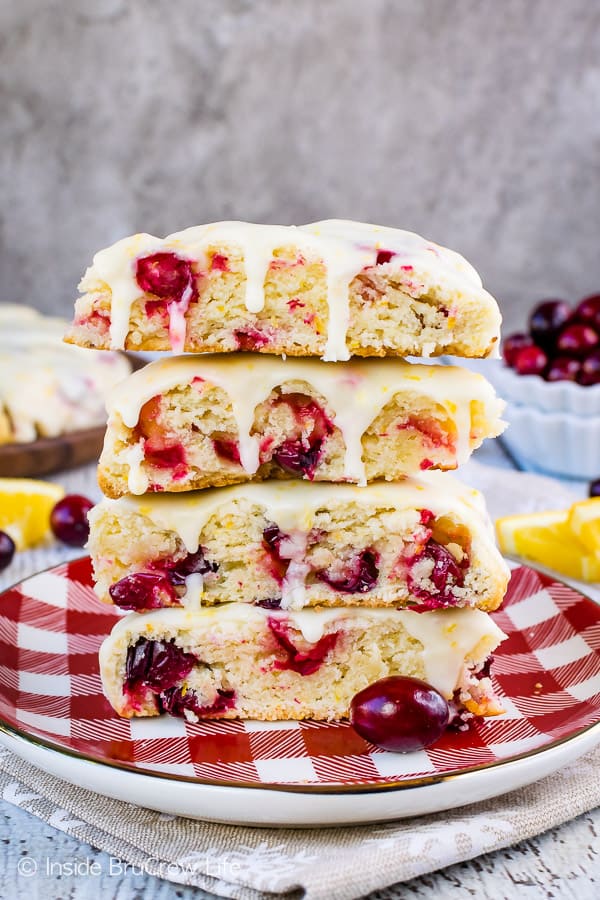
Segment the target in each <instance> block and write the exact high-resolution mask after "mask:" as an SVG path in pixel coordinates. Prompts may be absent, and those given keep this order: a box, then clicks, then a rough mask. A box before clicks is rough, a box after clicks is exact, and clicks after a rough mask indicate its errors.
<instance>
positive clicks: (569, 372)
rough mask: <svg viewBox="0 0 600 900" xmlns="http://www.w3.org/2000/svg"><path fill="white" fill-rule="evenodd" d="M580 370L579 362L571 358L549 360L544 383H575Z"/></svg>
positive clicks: (563, 357) (562, 357)
mask: <svg viewBox="0 0 600 900" xmlns="http://www.w3.org/2000/svg"><path fill="white" fill-rule="evenodd" d="M580 369H581V362H580V361H579V360H578V359H575V358H574V357H572V356H557V357H556V358H555V359H552V360H550V363H549V365H548V369H547V371H546V375H545V376H544V377H545V379H546V381H576V379H577V376H578V375H579V370H580Z"/></svg>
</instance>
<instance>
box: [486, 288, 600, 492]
mask: <svg viewBox="0 0 600 900" xmlns="http://www.w3.org/2000/svg"><path fill="white" fill-rule="evenodd" d="M490 374H491V379H490V380H492V381H493V383H494V386H495V387H496V389H497V391H498V393H499V394H500V395H501V396H502V397H503V398H504V399H505V400H506V401H507V409H506V419H507V420H508V422H509V425H510V428H509V429H508V430H507V431H506V433H505V434H504V436H503V440H504V442H505V444H506V446H507V447H508V449H509V450H510V451H511V453H512V454H513V456H514V457H515V459H516V460H517V462H518V463H519V464H520V465H522V467H523V468H525V469H531V470H534V471H541V472H547V473H550V474H554V475H559V476H563V477H564V476H566V477H571V478H591V477H593V476H594V474H596V473H597V471H598V454H599V452H600V451H599V450H598V447H600V294H593V295H591V296H589V297H584V298H583V300H580V301H579V302H578V303H576V304H569V303H567V302H566V301H565V300H558V299H548V300H542V301H541V302H540V303H538V304H537V305H536V306H535V307H534V308H533V310H532V311H531V314H530V316H529V323H528V330H527V331H523V332H517V333H514V334H509V335H508V336H507V337H506V338H505V339H504V342H503V345H502V362H501V363H499V364H498V365H497V366H496V367H495V368H494V370H493V372H492V373H490Z"/></svg>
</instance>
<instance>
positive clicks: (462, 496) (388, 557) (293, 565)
mask: <svg viewBox="0 0 600 900" xmlns="http://www.w3.org/2000/svg"><path fill="white" fill-rule="evenodd" d="M89 520H90V539H89V543H88V549H89V551H90V555H91V557H92V562H93V566H94V574H95V581H96V591H97V593H98V596H99V597H100V598H101V599H102V600H104V601H105V602H111V601H112V602H113V603H115V604H116V605H118V606H120V607H121V608H123V609H136V610H139V609H152V608H157V607H162V606H185V607H187V608H191V607H196V606H198V605H200V604H203V605H212V604H217V603H222V602H227V601H240V602H244V603H250V604H258V605H262V606H263V607H266V608H270V609H276V608H282V609H302V608H303V607H306V606H313V607H314V606H361V607H378V606H379V607H382V606H391V607H403V606H408V605H410V606H413V607H415V608H418V609H420V610H424V609H432V608H437V607H443V606H471V607H479V608H481V609H486V610H493V609H496V608H497V607H498V606H499V605H500V603H501V602H502V598H503V597H504V593H505V590H506V586H507V583H508V568H507V566H506V564H505V562H504V560H503V559H502V557H501V556H500V554H499V552H498V550H497V548H496V545H495V543H494V535H493V529H492V525H491V522H490V520H489V518H488V517H487V514H486V512H485V507H484V504H483V498H482V496H481V494H479V493H478V492H477V491H474V490H473V489H472V488H467V487H465V486H464V485H461V484H459V482H457V481H455V480H454V479H453V478H452V477H451V476H449V475H442V474H441V473H430V474H429V475H428V476H427V477H426V478H424V479H422V480H419V481H416V480H412V479H406V480H404V481H402V482H398V483H395V484H385V485H384V484H375V485H368V486H367V487H363V488H361V487H357V486H355V485H331V484H314V483H313V484H311V483H306V482H301V481H296V482H294V481H291V482H286V483H283V482H264V483H254V484H248V485H236V486H234V487H228V488H222V489H214V490H207V491H198V492H196V493H191V494H178V495H173V494H171V495H169V494H149V495H147V496H145V497H140V498H135V497H122V498H121V499H120V500H103V501H102V502H101V503H100V504H99V505H98V506H96V507H95V508H94V509H93V510H92V512H91V513H90V516H89Z"/></svg>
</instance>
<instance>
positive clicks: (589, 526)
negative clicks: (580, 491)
mask: <svg viewBox="0 0 600 900" xmlns="http://www.w3.org/2000/svg"><path fill="white" fill-rule="evenodd" d="M569 528H570V529H571V531H572V532H573V534H574V535H575V537H576V538H578V540H580V541H581V543H582V544H583V545H584V546H585V547H586V548H587V551H588V553H595V554H597V555H600V497H594V498H592V499H591V500H580V501H579V503H574V504H573V506H572V507H571V509H570V510H569Z"/></svg>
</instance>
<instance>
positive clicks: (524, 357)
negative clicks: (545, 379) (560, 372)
mask: <svg viewBox="0 0 600 900" xmlns="http://www.w3.org/2000/svg"><path fill="white" fill-rule="evenodd" d="M547 364H548V357H547V356H546V354H545V353H544V351H543V350H540V348H539V347H536V346H535V345H534V346H532V347H523V349H522V350H519V352H518V353H517V355H516V358H515V369H516V370H517V372H518V373H519V375H541V374H542V373H543V371H544V369H545V368H546V366H547Z"/></svg>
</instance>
